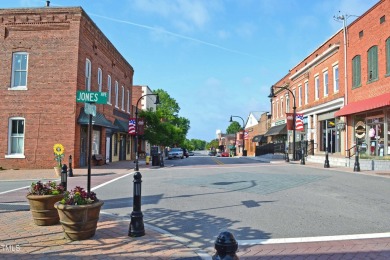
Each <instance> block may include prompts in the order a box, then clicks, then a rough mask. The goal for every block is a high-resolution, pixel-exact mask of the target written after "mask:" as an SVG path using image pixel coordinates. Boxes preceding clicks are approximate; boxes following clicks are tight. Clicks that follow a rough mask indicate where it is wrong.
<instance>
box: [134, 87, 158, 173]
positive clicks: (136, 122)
mask: <svg viewBox="0 0 390 260" xmlns="http://www.w3.org/2000/svg"><path fill="white" fill-rule="evenodd" d="M145 96H156V101H155V102H154V104H155V105H158V104H160V97H159V96H158V94H146V95H143V96H141V97H140V98H139V99H138V101H137V105H136V106H135V170H136V171H139V166H138V103H139V101H140V100H141V99H142V98H143V97H145Z"/></svg>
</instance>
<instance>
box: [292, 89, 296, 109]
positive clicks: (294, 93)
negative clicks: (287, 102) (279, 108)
mask: <svg viewBox="0 0 390 260" xmlns="http://www.w3.org/2000/svg"><path fill="white" fill-rule="evenodd" d="M292 92H293V95H294V97H295V100H294V103H293V104H294V105H295V106H297V104H296V103H295V102H296V98H297V93H296V91H295V88H294V89H293V91H292Z"/></svg>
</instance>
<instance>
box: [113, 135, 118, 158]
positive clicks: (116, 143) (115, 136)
mask: <svg viewBox="0 0 390 260" xmlns="http://www.w3.org/2000/svg"><path fill="white" fill-rule="evenodd" d="M113 136H114V138H113V139H114V156H118V136H117V135H116V134H114V135H113Z"/></svg>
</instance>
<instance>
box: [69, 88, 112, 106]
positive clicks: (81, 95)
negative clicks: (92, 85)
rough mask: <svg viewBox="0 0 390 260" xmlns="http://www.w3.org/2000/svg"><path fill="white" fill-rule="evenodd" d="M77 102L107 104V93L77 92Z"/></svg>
mask: <svg viewBox="0 0 390 260" xmlns="http://www.w3.org/2000/svg"><path fill="white" fill-rule="evenodd" d="M76 102H84V103H96V104H107V92H93V91H83V90H77V94H76Z"/></svg>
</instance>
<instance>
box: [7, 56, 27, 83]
mask: <svg viewBox="0 0 390 260" xmlns="http://www.w3.org/2000/svg"><path fill="white" fill-rule="evenodd" d="M27 72H28V53H27V52H15V53H13V54H12V84H11V89H26V88H27Z"/></svg>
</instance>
